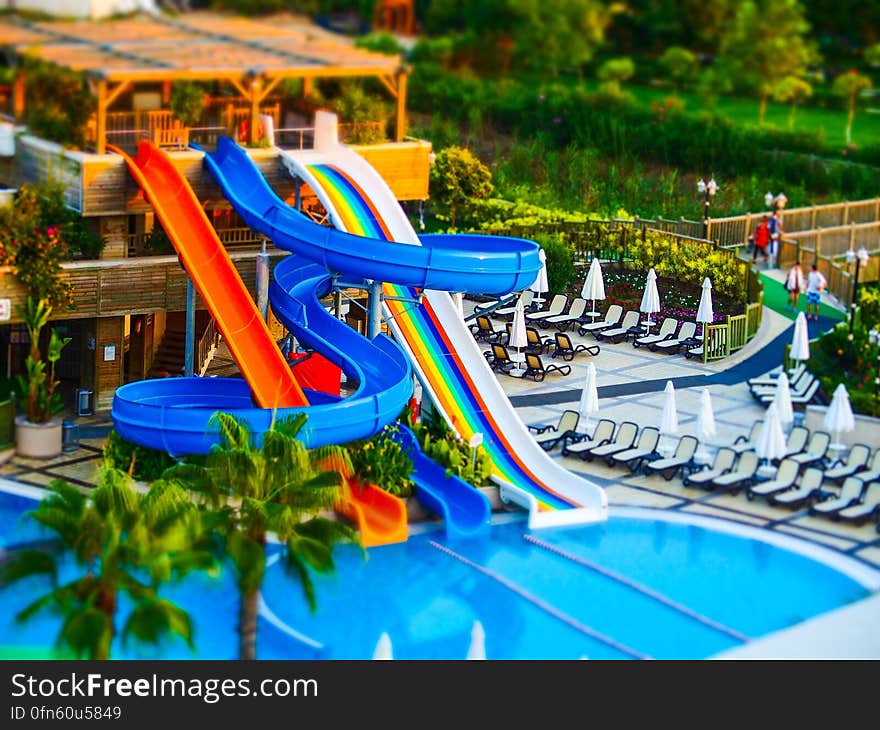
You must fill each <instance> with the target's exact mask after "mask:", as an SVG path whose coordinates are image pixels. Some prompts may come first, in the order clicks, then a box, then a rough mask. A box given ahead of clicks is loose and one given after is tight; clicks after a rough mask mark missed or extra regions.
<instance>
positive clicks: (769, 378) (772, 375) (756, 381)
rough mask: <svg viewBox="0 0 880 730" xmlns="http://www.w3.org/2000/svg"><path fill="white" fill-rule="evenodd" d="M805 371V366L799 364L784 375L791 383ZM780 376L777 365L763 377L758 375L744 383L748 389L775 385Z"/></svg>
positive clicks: (780, 368) (780, 367)
mask: <svg viewBox="0 0 880 730" xmlns="http://www.w3.org/2000/svg"><path fill="white" fill-rule="evenodd" d="M806 369H807V364H806V363H804V362H801V363H799V364H798V366H797V367H796V368H795V369H794V370H792V371H791V372H790V373H786V375H787V376H788V381H789V382H790V383H791V382H793V381H795V380H797V379H798V378H799V377H800V376H801V374H802V373H803V372H804V371H805V370H806ZM781 374H782V365H777V366H776V367H775V368H773V369H772V370H768V371H767V372H766V373H764V374H763V375H759V376H757V377H755V378H749V379H748V380H747V381H746V382H747V383H748V384H749V388H754V387H755V386H759V385H770V386H773V385H776V382H777V380H778V379H779V376H780V375H781Z"/></svg>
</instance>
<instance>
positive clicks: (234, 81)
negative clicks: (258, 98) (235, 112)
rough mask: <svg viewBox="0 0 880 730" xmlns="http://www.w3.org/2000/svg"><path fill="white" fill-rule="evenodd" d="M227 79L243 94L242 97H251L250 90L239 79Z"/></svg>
mask: <svg viewBox="0 0 880 730" xmlns="http://www.w3.org/2000/svg"><path fill="white" fill-rule="evenodd" d="M226 80H227V81H228V82H229V83H230V84H231V85H232V86H233V87H234V88H235V90H236V91H237V92H238V93H239V94H241V98H242V99H245V100H247V99H250V98H251V95H250V92H249V91H248V90H247V89H246V88H245V87H244V86H243V85H242V84H241V83H240V82H239V81H238V79H226Z"/></svg>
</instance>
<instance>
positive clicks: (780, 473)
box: [746, 459, 800, 502]
mask: <svg viewBox="0 0 880 730" xmlns="http://www.w3.org/2000/svg"><path fill="white" fill-rule="evenodd" d="M799 472H800V464H798V463H797V462H796V461H794V459H783V460H782V462H781V463H780V464H779V467H778V468H777V469H776V478H775V479H771V480H770V481H768V482H759V483H758V484H752V485H751V486H750V487H749V488H748V489H747V490H746V497H748V499H749V501H750V502H751V501H752V500H753V499H754V498H755V497H769V496H770V495H771V494H776V493H778V492H785V491H787V490H789V489H792V488H793V487H794V486H795V484H794V483H795V480H796V479H797V477H798V473H799Z"/></svg>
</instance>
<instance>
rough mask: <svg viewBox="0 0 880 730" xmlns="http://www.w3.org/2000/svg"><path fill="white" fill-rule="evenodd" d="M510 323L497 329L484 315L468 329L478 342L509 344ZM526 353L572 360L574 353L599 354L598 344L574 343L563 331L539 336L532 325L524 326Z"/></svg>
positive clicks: (524, 349)
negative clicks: (550, 335)
mask: <svg viewBox="0 0 880 730" xmlns="http://www.w3.org/2000/svg"><path fill="white" fill-rule="evenodd" d="M511 329H512V325H511V324H510V323H509V322H508V323H507V325H506V328H505V329H503V330H502V329H498V328H496V327H495V325H494V323H493V322H492V321H491V320H490V319H489V318H488V317H487V316H485V315H480V316H478V317H477V321H476V324H473V325H471V327H470V330H471V333H472V334H473V336H474V339H476V340H477V341H478V342H486V343H488V344H501V345H505V346H507V345H509V343H510V332H511ZM523 351H524V352H526V353H532V354H535V355H544V354H548V353H549V354H550V356H551V357H554V358H555V357H561V358H562V359H563V360H572V359H573V358H574V356H575V355H577V354H578V353H581V352H586V353H588V354H589V355H593V356H595V355H598V354H599V345H586V344H575V343H574V342H572V339H571V337H570V336H569V335H567V334H566V333H564V332H556V333H554V336H553V337H552V338H550V337H541V334H540V333H539V332H538V330H536V329H535V328H534V327H526V346H525V347H524V348H523Z"/></svg>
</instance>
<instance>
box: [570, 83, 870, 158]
mask: <svg viewBox="0 0 880 730" xmlns="http://www.w3.org/2000/svg"><path fill="white" fill-rule="evenodd" d="M584 83H585V86H586V88H588V89H590V90H595V89H596V88H597V86H598V82H596V81H592V80H590V81H585V82H584ZM624 88H625V89H626V91H629V92H630V93H631V94H633V96H635V97H636V99H637V100H638V101H640V102H641V103H643V104H645V105H649V104H650V103H651V102H652V101H662V100H664V99H667V98H669V97H670V96H672V89H670V88H655V87H650V86H635V85H626V86H624ZM678 98H679V99H681V100H682V101H683V102H684V103H685V109H686V110H687V111H692V112H693V111H700V110H702V109H704V108H705V106H704V104H703V100H702V99H700V97H698V96H696V95H695V94H691V93H685V92H682V93H679V95H678ZM874 106H875V107H876V106H877V104H876V103H874ZM758 107H759V103H758V99H743V98H737V97H723V98H721V99H719V100H718V103H717V105H716V107H715V109H716V112H717V113H718V114H720V115H721V116H724V117H726V118H728V119H730V120H731V121H733V122H736V123H737V124H743V125H746V126H757V124H758ZM790 110H791V108H790V107H789V106H788V105H787V104H777V103H775V102H773V101H769V102H768V103H767V113H766V115H765V118H764V124H765V125H767V126H772V127H777V128H778V129H784V130H787V129H788V115H789V112H790ZM794 129H795V130H808V131H812V132H816V131H818V132H821V133H823V134H824V138H825V142H826V144H828V145H829V146H831V147H832V148H834V147H840V148H843V147H844V145H845V142H844V139H845V132H846V111H845V110H843V109H821V108H818V107H799V108H798V110H797V114H796V116H795V122H794ZM852 138H853V142H854V143H855V144H857V145H859V144H863V145H864V144H869V143H875V144H876V142H877V140H878V139H880V110H878V113H871V112H868V111H865V110H864V109H860V110H858V111H857V112H856V117H855V121H854V122H853V128H852Z"/></svg>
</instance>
